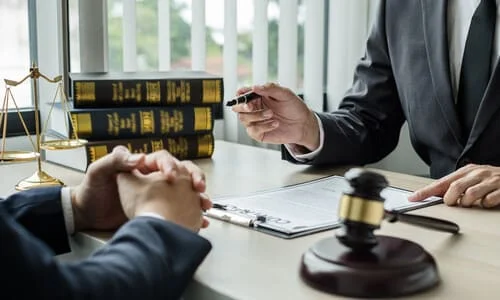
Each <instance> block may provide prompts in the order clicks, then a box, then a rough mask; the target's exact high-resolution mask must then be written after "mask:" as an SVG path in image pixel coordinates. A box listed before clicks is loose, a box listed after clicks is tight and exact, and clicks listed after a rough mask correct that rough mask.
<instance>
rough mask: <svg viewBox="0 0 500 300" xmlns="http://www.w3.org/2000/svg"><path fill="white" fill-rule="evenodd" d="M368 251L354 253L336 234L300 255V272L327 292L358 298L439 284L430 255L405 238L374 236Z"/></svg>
mask: <svg viewBox="0 0 500 300" xmlns="http://www.w3.org/2000/svg"><path fill="white" fill-rule="evenodd" d="M377 240H378V244H377V246H375V247H374V248H373V249H372V250H371V251H368V252H358V253H355V252H353V251H352V250H351V249H350V248H348V247H346V246H344V245H343V244H341V243H340V242H339V241H338V240H337V239H336V238H335V237H331V238H327V239H324V240H321V241H319V242H318V243H316V244H315V245H313V246H312V247H311V248H310V249H309V250H308V251H307V252H306V253H304V255H303V256H302V262H301V267H300V275H301V277H302V279H303V280H304V281H305V282H306V283H307V284H309V285H310V286H312V287H314V288H316V289H319V290H322V291H324V292H327V293H331V294H336V295H342V296H347V297H358V298H385V297H399V296H406V295H410V294H415V293H417V292H421V291H424V290H426V289H429V288H431V287H434V286H436V285H437V284H438V283H439V274H438V270H437V266H436V263H435V261H434V259H433V258H432V256H431V255H430V254H429V253H427V252H426V251H425V250H424V249H423V248H422V247H421V246H419V245H418V244H416V243H413V242H410V241H408V240H404V239H399V238H395V237H389V236H377Z"/></svg>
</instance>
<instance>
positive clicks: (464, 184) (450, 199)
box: [443, 177, 482, 207]
mask: <svg viewBox="0 0 500 300" xmlns="http://www.w3.org/2000/svg"><path fill="white" fill-rule="evenodd" d="M480 182H481V178H477V177H463V178H460V179H457V180H456V181H454V182H452V183H451V184H450V187H449V188H448V191H446V193H445V194H444V197H443V201H444V203H445V204H446V205H450V206H452V205H456V204H460V206H464V207H469V206H471V205H472V203H474V201H476V200H477V199H480V198H481V197H482V196H479V197H478V195H477V192H478V191H479V190H478V188H477V187H478V186H477V184H478V183H480ZM471 187H473V188H471ZM457 199H460V203H457Z"/></svg>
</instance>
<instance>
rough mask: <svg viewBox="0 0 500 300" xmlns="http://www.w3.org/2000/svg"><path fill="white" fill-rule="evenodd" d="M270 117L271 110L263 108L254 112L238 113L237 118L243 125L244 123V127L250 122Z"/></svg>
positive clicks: (271, 114)
mask: <svg viewBox="0 0 500 300" xmlns="http://www.w3.org/2000/svg"><path fill="white" fill-rule="evenodd" d="M272 117H273V111H272V110H270V109H264V110H260V111H256V112H240V113H238V119H239V120H240V122H241V123H242V124H243V125H245V127H248V126H249V125H251V124H252V123H256V122H262V121H267V120H270V119H271V118H272Z"/></svg>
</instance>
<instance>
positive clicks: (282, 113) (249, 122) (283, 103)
mask: <svg viewBox="0 0 500 300" xmlns="http://www.w3.org/2000/svg"><path fill="white" fill-rule="evenodd" d="M248 93H253V94H257V95H260V97H258V96H255V95H253V94H248ZM244 94H247V95H246V105H236V103H238V101H239V102H240V103H241V102H245V97H243V99H240V100H236V99H231V100H230V101H229V102H231V101H233V100H236V101H235V102H231V104H228V105H232V106H231V107H232V110H233V112H236V113H238V119H239V121H240V122H241V123H242V124H243V126H245V128H246V129H247V133H248V135H249V136H250V137H251V138H253V139H254V140H257V141H259V142H263V143H270V144H296V145H299V146H303V147H305V148H307V149H309V150H315V149H317V147H318V146H319V124H318V120H317V118H316V115H315V114H314V112H313V111H311V110H310V109H309V108H308V107H307V105H306V104H305V103H304V101H302V99H301V98H300V97H298V96H297V95H296V94H295V93H294V92H293V91H292V90H290V89H288V88H286V87H283V86H280V85H278V84H276V83H267V84H264V85H255V86H253V87H244V88H241V89H239V90H238V91H237V95H239V96H240V97H241V95H244ZM250 99H251V100H250ZM232 103H235V104H232Z"/></svg>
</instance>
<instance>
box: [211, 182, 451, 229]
mask: <svg viewBox="0 0 500 300" xmlns="http://www.w3.org/2000/svg"><path fill="white" fill-rule="evenodd" d="M348 188H349V184H348V182H347V180H345V178H344V177H342V176H337V175H332V176H327V177H323V178H319V179H315V180H312V181H308V182H303V183H298V184H294V185H289V186H285V187H281V188H276V189H270V190H265V191H261V192H256V193H251V194H246V195H238V196H226V197H218V198H214V199H212V201H213V203H214V206H213V208H211V209H209V210H208V211H206V212H205V215H206V216H208V217H210V218H214V219H218V220H222V221H226V222H229V223H232V224H235V225H240V226H244V227H247V228H250V229H253V230H256V231H260V232H263V233H266V234H270V235H274V236H277V237H280V238H284V239H292V238H296V237H300V236H304V235H309V234H313V233H317V232H322V231H326V230H331V229H334V228H337V227H339V226H340V220H339V218H338V215H337V214H338V204H339V201H340V198H341V196H342V194H343V192H344V191H346V190H348ZM410 194H411V191H408V190H405V189H400V188H396V187H392V186H389V187H387V188H385V189H384V190H382V192H381V196H382V197H384V198H385V202H384V206H385V209H386V210H388V211H393V212H407V211H411V210H415V209H419V208H423V207H427V206H431V205H436V204H440V203H443V199H442V198H440V197H430V198H428V199H425V200H423V201H420V202H409V201H408V200H407V197H408V196H409V195H410Z"/></svg>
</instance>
